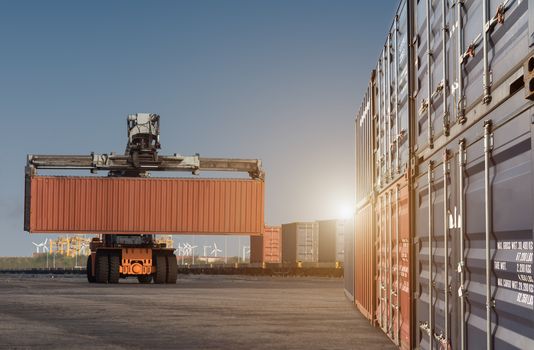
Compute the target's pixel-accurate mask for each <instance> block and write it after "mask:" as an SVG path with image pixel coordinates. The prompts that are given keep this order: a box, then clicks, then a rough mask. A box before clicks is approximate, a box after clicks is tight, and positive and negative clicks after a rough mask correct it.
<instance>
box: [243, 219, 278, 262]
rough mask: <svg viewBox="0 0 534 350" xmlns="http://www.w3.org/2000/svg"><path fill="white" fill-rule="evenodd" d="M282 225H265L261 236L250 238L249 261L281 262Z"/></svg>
mask: <svg viewBox="0 0 534 350" xmlns="http://www.w3.org/2000/svg"><path fill="white" fill-rule="evenodd" d="M281 252H282V227H280V226H265V230H264V233H263V236H257V237H251V238H250V262H251V263H262V262H265V263H268V264H277V263H281V262H282V259H281V255H282V254H281Z"/></svg>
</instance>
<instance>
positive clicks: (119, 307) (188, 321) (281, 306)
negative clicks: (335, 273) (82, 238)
mask: <svg viewBox="0 0 534 350" xmlns="http://www.w3.org/2000/svg"><path fill="white" fill-rule="evenodd" d="M0 348H2V349H4V348H7V349H12V348H17V349H25V348H47V349H49V348H61V349H79V348H86V349H156V348H160V349H231V350H234V349H247V350H250V349H306V350H308V349H329V350H331V349H394V348H395V347H394V346H393V345H392V344H391V343H390V342H389V341H388V340H387V339H386V337H385V336H384V335H383V334H382V333H380V332H379V331H378V330H376V329H374V328H372V327H371V326H369V324H368V322H367V321H366V320H364V319H363V318H362V317H361V316H360V314H359V313H358V312H357V311H356V310H355V309H354V308H353V307H352V305H351V304H350V303H349V302H348V301H347V300H346V299H345V296H344V294H343V290H342V281H341V280H339V279H326V278H324V279H323V278H302V277H301V278H298V277H297V278H270V277H268V278H267V277H266V278H264V277H261V278H256V277H244V276H179V280H178V283H177V284H176V285H172V286H171V285H139V284H137V283H135V284H133V283H128V281H125V282H124V283H121V284H118V285H98V284H88V283H87V282H86V280H85V279H83V278H81V277H57V278H51V277H49V276H36V277H30V276H16V275H15V276H14V275H0Z"/></svg>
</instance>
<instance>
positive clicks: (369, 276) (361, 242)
mask: <svg viewBox="0 0 534 350" xmlns="http://www.w3.org/2000/svg"><path fill="white" fill-rule="evenodd" d="M375 274H376V246H375V234H374V213H373V204H372V203H370V204H367V205H366V206H365V207H363V208H361V209H360V210H358V212H357V213H356V222H355V225H354V302H355V304H356V307H357V308H358V310H360V312H361V313H362V314H363V315H364V316H365V317H366V318H367V319H369V320H371V321H373V320H374V317H373V316H374V314H375V310H376V289H375V284H374V281H375Z"/></svg>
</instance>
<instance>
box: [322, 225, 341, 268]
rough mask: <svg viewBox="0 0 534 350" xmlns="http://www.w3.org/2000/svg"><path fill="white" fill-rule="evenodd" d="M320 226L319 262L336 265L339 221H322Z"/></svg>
mask: <svg viewBox="0 0 534 350" xmlns="http://www.w3.org/2000/svg"><path fill="white" fill-rule="evenodd" d="M318 224H319V262H320V263H323V262H324V263H334V262H335V261H336V248H337V240H336V238H337V224H338V220H321V221H319V222H318Z"/></svg>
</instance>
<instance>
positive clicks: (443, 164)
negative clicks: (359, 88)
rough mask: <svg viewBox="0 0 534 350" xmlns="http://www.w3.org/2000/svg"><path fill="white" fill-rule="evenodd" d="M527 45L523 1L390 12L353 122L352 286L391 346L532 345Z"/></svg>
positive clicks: (530, 26)
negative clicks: (391, 15) (388, 25)
mask: <svg viewBox="0 0 534 350" xmlns="http://www.w3.org/2000/svg"><path fill="white" fill-rule="evenodd" d="M533 47H534V1H533V0H530V1H518V0H516V1H513V0H511V1H504V2H500V1H489V0H483V1H480V0H479V1H474V0H472V1H462V2H459V1H458V2H456V1H454V2H451V1H446V0H441V1H433V0H426V1H423V0H420V1H415V0H404V1H402V2H401V4H400V5H399V7H398V9H397V12H396V16H395V18H394V21H393V25H392V27H391V28H390V31H389V32H388V34H387V38H386V43H385V46H384V49H383V50H382V52H381V54H380V55H379V59H378V63H377V66H376V69H375V71H374V72H373V74H372V76H371V81H370V82H369V86H368V89H367V91H366V94H365V96H364V99H363V102H362V105H361V107H360V110H359V111H358V113H357V115H356V120H355V121H356V123H355V128H356V134H355V136H356V201H357V203H356V204H357V206H356V207H357V211H356V216H355V230H354V237H353V238H354V249H353V252H354V278H353V280H354V299H355V304H356V306H357V307H358V309H359V310H360V311H361V312H362V314H364V315H365V316H366V317H367V318H368V319H369V320H370V321H371V322H372V323H373V324H376V325H377V326H378V327H380V328H381V329H382V330H383V331H384V332H385V333H386V334H387V335H388V336H389V337H390V339H391V340H392V341H393V342H394V343H395V344H397V345H398V346H399V347H401V348H403V349H410V348H419V349H441V348H445V349H447V348H452V349H518V348H519V349H527V348H529V349H530V348H534V332H532V327H533V326H534V310H533V301H534V300H533V299H534V278H533V275H532V262H533V259H532V258H533V218H534V215H533V212H534V200H533V196H534V193H533V191H534V178H533V154H532V145H533V138H532V134H531V129H532V125H533V120H534V117H533V116H534V102H533V100H534V54H533V50H532V48H533ZM347 252H350V250H346V253H347ZM347 260H350V258H348V257H346V261H347ZM345 273H346V274H347V273H350V271H349V270H348V269H347V270H346V271H345ZM347 277H348V278H347V280H350V279H352V276H350V277H349V276H347ZM346 289H347V287H346Z"/></svg>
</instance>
